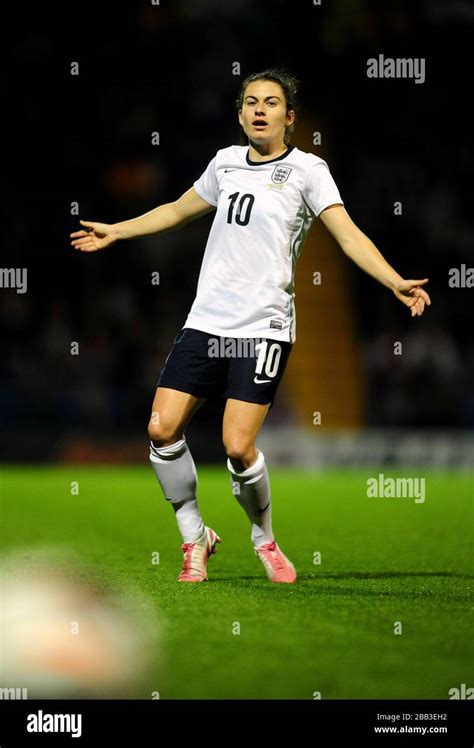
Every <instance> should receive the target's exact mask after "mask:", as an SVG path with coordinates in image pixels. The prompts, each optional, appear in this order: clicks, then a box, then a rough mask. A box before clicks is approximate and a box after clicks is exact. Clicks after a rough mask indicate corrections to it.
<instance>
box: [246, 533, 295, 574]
mask: <svg viewBox="0 0 474 748" xmlns="http://www.w3.org/2000/svg"><path fill="white" fill-rule="evenodd" d="M255 554H256V555H257V557H258V558H259V559H260V561H261V562H262V564H263V567H264V569H265V571H266V572H267V577H268V578H269V579H270V581H271V582H286V583H288V584H292V583H293V582H296V570H295V567H294V566H293V564H292V563H291V561H290V560H289V559H288V558H287V557H286V556H285V554H284V553H282V552H281V550H280V549H279V547H278V545H277V544H276V542H275V540H272V541H271V542H270V543H264V544H263V545H259V546H256V547H255Z"/></svg>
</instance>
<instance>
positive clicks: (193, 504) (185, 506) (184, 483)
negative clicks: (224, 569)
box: [150, 438, 204, 543]
mask: <svg viewBox="0 0 474 748" xmlns="http://www.w3.org/2000/svg"><path fill="white" fill-rule="evenodd" d="M150 462H151V465H152V468H153V470H154V473H155V475H156V477H157V479H158V482H159V484H160V486H161V488H162V491H163V494H164V496H165V498H166V500H167V501H169V502H170V503H171V505H172V507H173V509H174V511H175V515H176V521H177V523H178V529H179V531H180V533H181V536H182V538H183V543H193V542H194V541H195V540H197V539H198V538H199V537H201V535H202V534H203V532H204V522H203V520H202V517H201V515H200V513H199V509H198V503H197V496H196V489H197V471H196V466H195V464H194V460H193V458H192V455H191V452H190V451H189V447H188V445H187V444H186V439H185V438H183V439H181V440H180V441H179V442H176V443H175V444H170V446H168V447H155V445H154V443H153V441H150Z"/></svg>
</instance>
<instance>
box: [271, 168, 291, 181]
mask: <svg viewBox="0 0 474 748" xmlns="http://www.w3.org/2000/svg"><path fill="white" fill-rule="evenodd" d="M291 171H292V167H291V166H275V168H274V169H273V171H272V182H275V184H281V183H282V182H287V181H288V177H289V176H290V174H291Z"/></svg>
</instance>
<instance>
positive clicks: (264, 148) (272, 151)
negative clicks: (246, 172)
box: [249, 141, 288, 161]
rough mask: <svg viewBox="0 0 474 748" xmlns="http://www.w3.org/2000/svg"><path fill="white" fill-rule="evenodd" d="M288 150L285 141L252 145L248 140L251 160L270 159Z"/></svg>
mask: <svg viewBox="0 0 474 748" xmlns="http://www.w3.org/2000/svg"><path fill="white" fill-rule="evenodd" d="M287 150H288V146H287V145H285V143H265V144H263V145H258V146H256V145H254V144H253V143H252V142H251V141H249V158H250V160H251V161H271V160H272V159H274V158H278V156H282V155H283V154H284V153H286V151H287Z"/></svg>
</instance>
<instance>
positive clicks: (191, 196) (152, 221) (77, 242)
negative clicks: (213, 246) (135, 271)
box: [70, 187, 215, 252]
mask: <svg viewBox="0 0 474 748" xmlns="http://www.w3.org/2000/svg"><path fill="white" fill-rule="evenodd" d="M211 210H215V206H214V205H210V203H208V202H206V200H203V199H202V197H200V196H199V195H198V193H197V192H196V190H195V189H194V187H190V189H189V190H187V192H185V193H184V194H183V195H181V197H180V198H178V200H175V201H174V202H173V203H164V204H163V205H159V206H158V207H157V208H154V209H153V210H150V211H149V212H148V213H144V214H143V215H142V216H138V217H137V218H131V219H130V220H128V221H122V222H120V223H96V222H95V221H79V223H81V224H82V225H83V226H85V227H86V229H88V230H87V231H86V230H82V231H75V232H74V233H73V234H71V235H70V237H71V239H72V241H71V245H72V246H73V247H74V248H75V249H79V250H81V252H96V251H97V250H98V249H105V247H109V246H110V245H111V244H114V242H116V241H119V240H120V239H136V238H137V237H139V236H151V235H153V234H163V233H165V232H167V231H173V230H174V229H178V228H180V227H181V226H184V225H185V224H187V223H189V222H190V221H194V220H195V219H196V218H200V217H201V216H204V215H206V213H209V212H210V211H211Z"/></svg>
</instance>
